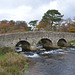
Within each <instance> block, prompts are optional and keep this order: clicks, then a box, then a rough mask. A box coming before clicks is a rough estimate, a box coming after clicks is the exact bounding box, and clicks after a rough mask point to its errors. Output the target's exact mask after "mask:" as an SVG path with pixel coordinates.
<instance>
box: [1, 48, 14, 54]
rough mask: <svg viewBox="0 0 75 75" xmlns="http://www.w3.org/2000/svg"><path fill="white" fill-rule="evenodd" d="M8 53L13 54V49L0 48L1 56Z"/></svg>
mask: <svg viewBox="0 0 75 75" xmlns="http://www.w3.org/2000/svg"><path fill="white" fill-rule="evenodd" d="M8 52H13V49H11V48H10V47H2V48H0V55H3V54H6V53H8Z"/></svg>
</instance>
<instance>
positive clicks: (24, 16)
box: [0, 0, 75, 22]
mask: <svg viewBox="0 0 75 75" xmlns="http://www.w3.org/2000/svg"><path fill="white" fill-rule="evenodd" d="M74 7H75V0H18V1H17V0H6V1H5V0H0V20H3V19H7V20H11V19H13V20H25V21H27V22H29V21H31V20H41V18H42V16H43V15H44V13H45V12H46V11H47V10H49V9H56V10H59V12H61V14H64V18H68V17H73V16H74V13H75V10H74Z"/></svg>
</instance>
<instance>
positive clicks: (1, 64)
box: [0, 52, 28, 75]
mask: <svg viewBox="0 0 75 75" xmlns="http://www.w3.org/2000/svg"><path fill="white" fill-rule="evenodd" d="M26 61H27V59H26V57H25V56H24V55H22V54H17V53H15V52H11V53H6V56H5V57H4V59H2V58H0V74H1V75H21V74H22V73H23V72H26V71H27V69H28V63H27V62H26Z"/></svg>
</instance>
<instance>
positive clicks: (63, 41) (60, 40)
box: [57, 38, 67, 47]
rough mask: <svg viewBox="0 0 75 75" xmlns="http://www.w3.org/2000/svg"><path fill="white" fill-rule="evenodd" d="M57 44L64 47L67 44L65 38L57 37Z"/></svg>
mask: <svg viewBox="0 0 75 75" xmlns="http://www.w3.org/2000/svg"><path fill="white" fill-rule="evenodd" d="M57 45H58V46H60V47H65V46H67V41H66V40H65V39H63V38H62V39H59V40H58V42H57Z"/></svg>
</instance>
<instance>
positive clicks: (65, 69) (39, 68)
mask: <svg viewBox="0 0 75 75" xmlns="http://www.w3.org/2000/svg"><path fill="white" fill-rule="evenodd" d="M25 56H26V57H27V58H28V60H29V61H33V62H35V64H34V65H33V66H30V67H29V71H28V73H26V74H23V75H75V48H66V50H63V49H55V50H48V51H41V52H39V53H38V54H37V53H36V52H34V53H32V52H31V53H25Z"/></svg>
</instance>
